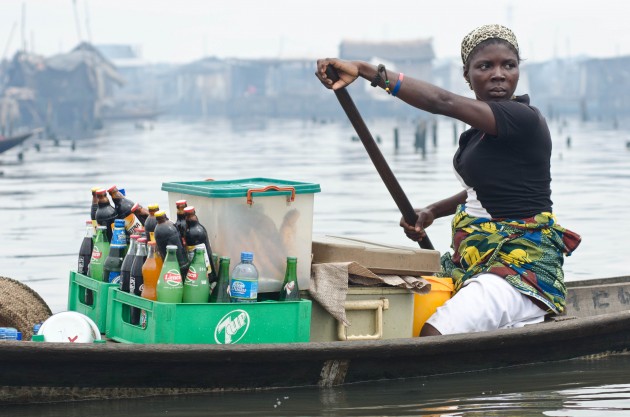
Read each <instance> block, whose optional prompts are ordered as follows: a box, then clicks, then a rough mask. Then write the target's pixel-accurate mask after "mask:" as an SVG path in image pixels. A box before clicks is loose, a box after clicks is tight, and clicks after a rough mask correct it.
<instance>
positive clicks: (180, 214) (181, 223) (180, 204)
mask: <svg viewBox="0 0 630 417" xmlns="http://www.w3.org/2000/svg"><path fill="white" fill-rule="evenodd" d="M175 207H176V208H177V219H175V227H177V231H178V232H179V235H180V236H181V238H182V244H183V245H184V247H186V246H187V245H188V244H187V243H186V213H185V212H184V209H185V208H186V207H187V203H186V200H178V201H176V202H175Z"/></svg>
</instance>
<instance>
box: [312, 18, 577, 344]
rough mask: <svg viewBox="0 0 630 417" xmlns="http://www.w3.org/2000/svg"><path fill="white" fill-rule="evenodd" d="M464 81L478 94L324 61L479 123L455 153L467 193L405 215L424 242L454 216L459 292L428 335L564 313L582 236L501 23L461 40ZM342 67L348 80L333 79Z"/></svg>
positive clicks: (322, 70) (322, 74)
mask: <svg viewBox="0 0 630 417" xmlns="http://www.w3.org/2000/svg"><path fill="white" fill-rule="evenodd" d="M461 57H462V62H463V64H464V66H463V75H464V79H465V80H466V82H467V83H468V85H469V86H470V88H471V90H473V91H474V93H475V97H476V99H471V98H467V97H464V96H460V95H457V94H453V93H451V92H449V91H446V90H444V89H442V88H439V87H437V86H434V85H432V84H429V83H427V82H424V81H421V80H417V79H414V78H412V77H409V76H405V75H404V74H402V73H397V72H395V71H391V70H388V69H386V68H385V67H384V66H382V65H379V66H375V65H371V64H368V63H366V62H360V61H343V60H339V59H330V58H326V59H320V60H318V61H317V72H316V75H317V77H318V78H319V80H320V81H321V82H322V83H323V84H324V85H325V86H326V87H328V88H332V89H338V88H342V87H345V86H347V85H348V84H350V83H352V82H354V81H355V80H356V79H357V78H358V77H362V78H365V79H367V80H369V81H371V82H372V85H373V86H380V87H381V88H383V89H385V90H386V91H387V92H388V93H389V94H391V95H392V96H395V97H397V98H399V99H401V100H403V101H405V102H406V103H408V104H410V105H412V106H414V107H417V108H419V109H422V110H425V111H428V112H430V113H434V114H441V115H445V116H450V117H452V118H455V119H458V120H461V121H463V122H464V123H466V124H468V125H470V126H471V128H470V129H468V130H466V131H465V132H463V133H462V134H461V136H460V138H459V148H458V149H457V151H456V152H455V156H454V158H453V166H454V170H455V176H456V177H457V178H458V180H459V181H460V182H461V185H462V187H463V190H462V191H461V192H459V193H457V194H455V195H454V196H451V197H448V198H445V199H443V200H440V201H437V202H435V203H433V204H430V205H428V206H426V207H424V208H421V209H416V213H417V214H418V221H417V222H416V224H412V225H410V224H407V223H406V222H405V220H404V219H402V220H401V221H400V226H401V227H402V228H403V230H404V232H405V234H406V235H407V237H409V238H410V239H411V240H414V241H419V240H422V239H423V238H424V237H425V236H426V232H425V229H426V228H427V227H429V226H430V225H431V224H432V223H433V221H434V220H435V219H437V218H440V217H445V216H450V215H454V217H453V220H452V248H453V250H454V253H453V254H451V253H448V252H447V253H445V254H444V255H443V256H442V258H441V264H442V271H441V273H440V274H439V275H441V276H445V277H452V278H453V280H454V283H455V291H456V292H455V294H454V295H453V297H452V298H451V299H450V300H449V301H447V302H446V303H445V304H444V305H443V306H441V307H439V308H438V309H437V311H436V312H435V314H433V315H432V316H431V317H430V318H429V319H428V320H427V322H426V323H425V324H424V326H423V328H422V330H421V332H420V336H433V335H440V334H455V333H467V332H479V331H487V330H495V329H502V328H510V327H522V326H524V325H527V324H533V323H537V322H541V321H543V320H544V317H545V315H546V314H548V313H555V314H559V313H562V312H563V311H564V308H565V298H566V287H565V284H564V274H563V271H562V265H563V262H564V258H563V256H568V255H570V254H571V253H572V252H573V251H574V250H575V249H576V248H577V246H578V245H579V243H580V240H581V238H580V236H579V235H577V234H576V233H574V232H572V231H570V230H567V229H565V228H563V227H561V226H560V225H558V224H557V222H556V218H555V216H554V214H553V211H552V201H551V188H550V182H551V174H550V159H551V135H550V133H549V128H548V127H547V123H546V121H545V119H544V117H543V116H542V114H541V113H540V111H539V110H538V109H536V108H535V107H533V106H530V104H529V97H528V96H527V95H522V96H518V97H517V96H515V95H514V92H515V91H516V86H517V83H518V80H519V64H520V61H521V59H520V53H519V47H518V43H517V41H516V37H515V35H514V33H513V32H512V31H511V30H510V29H508V28H506V27H504V26H501V25H496V24H493V25H485V26H481V27H479V28H477V29H475V30H473V31H472V32H470V33H469V34H468V35H466V37H465V38H464V40H463V41H462V45H461ZM328 65H332V66H333V67H334V68H335V69H336V70H337V72H338V74H339V80H338V81H337V82H334V83H333V82H332V80H330V79H329V78H328V77H327V76H326V67H327V66H328Z"/></svg>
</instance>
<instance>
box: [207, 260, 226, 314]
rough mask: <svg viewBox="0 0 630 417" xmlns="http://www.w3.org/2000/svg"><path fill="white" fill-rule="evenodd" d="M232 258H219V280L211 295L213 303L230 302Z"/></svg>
mask: <svg viewBox="0 0 630 417" xmlns="http://www.w3.org/2000/svg"><path fill="white" fill-rule="evenodd" d="M229 289H230V258H228V257H227V256H222V257H221V258H219V279H218V280H217V285H215V286H214V289H213V290H212V294H210V302H211V303H229V302H230V293H229Z"/></svg>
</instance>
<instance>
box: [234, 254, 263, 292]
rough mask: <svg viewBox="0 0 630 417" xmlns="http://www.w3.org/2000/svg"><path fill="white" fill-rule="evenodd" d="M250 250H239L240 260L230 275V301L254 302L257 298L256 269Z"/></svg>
mask: <svg viewBox="0 0 630 417" xmlns="http://www.w3.org/2000/svg"><path fill="white" fill-rule="evenodd" d="M253 261H254V254H253V253H252V252H241V262H240V263H239V264H238V265H236V266H235V267H234V269H233V270H232V275H231V277H230V302H232V303H255V302H256V298H258V270H257V269H256V267H255V266H254V264H253Z"/></svg>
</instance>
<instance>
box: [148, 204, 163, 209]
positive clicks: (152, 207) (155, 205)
mask: <svg viewBox="0 0 630 417" xmlns="http://www.w3.org/2000/svg"><path fill="white" fill-rule="evenodd" d="M147 208H148V209H149V211H158V210H159V209H160V205H159V204H155V203H154V204H149V206H148V207H147Z"/></svg>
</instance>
